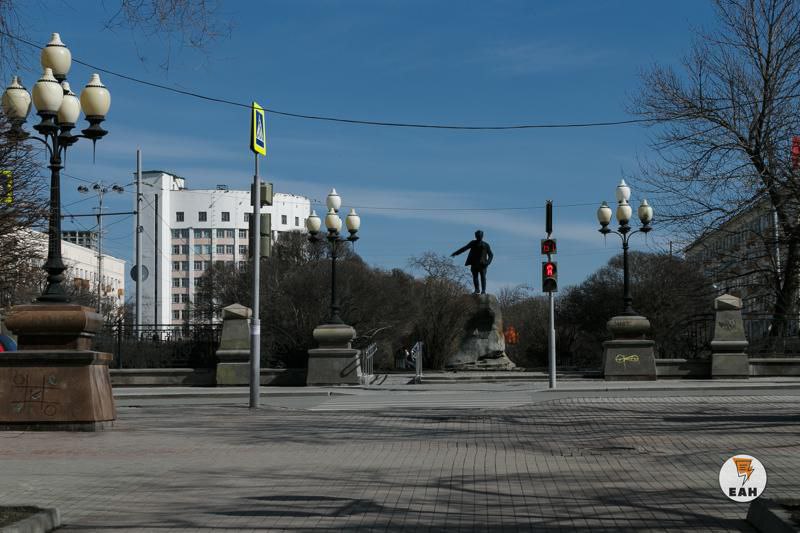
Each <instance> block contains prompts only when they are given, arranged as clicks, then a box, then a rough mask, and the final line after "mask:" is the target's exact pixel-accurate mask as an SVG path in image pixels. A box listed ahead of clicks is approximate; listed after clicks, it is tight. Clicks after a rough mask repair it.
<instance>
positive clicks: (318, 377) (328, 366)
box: [306, 324, 361, 385]
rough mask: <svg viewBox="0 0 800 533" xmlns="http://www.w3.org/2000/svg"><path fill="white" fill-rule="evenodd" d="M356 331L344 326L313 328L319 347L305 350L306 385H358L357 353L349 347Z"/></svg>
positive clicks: (359, 372) (359, 382)
mask: <svg viewBox="0 0 800 533" xmlns="http://www.w3.org/2000/svg"><path fill="white" fill-rule="evenodd" d="M355 336H356V330H355V329H353V328H351V327H350V326H348V325H346V324H323V325H321V326H317V327H316V328H315V329H314V340H315V341H317V344H319V348H314V349H312V350H309V351H308V375H307V377H306V385H360V384H361V364H360V360H359V354H360V353H361V352H360V350H355V349H353V348H352V347H351V344H350V343H351V342H352V340H353V339H354V338H355Z"/></svg>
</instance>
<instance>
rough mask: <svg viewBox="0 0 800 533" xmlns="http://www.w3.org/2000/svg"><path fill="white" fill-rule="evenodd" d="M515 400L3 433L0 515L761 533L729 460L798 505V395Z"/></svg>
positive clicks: (241, 410)
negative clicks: (756, 466)
mask: <svg viewBox="0 0 800 533" xmlns="http://www.w3.org/2000/svg"><path fill="white" fill-rule="evenodd" d="M524 387H525V386H523V385H517V386H504V385H493V386H473V387H472V388H470V387H462V388H461V389H460V390H461V394H462V397H464V398H469V397H472V398H478V399H479V400H476V401H475V402H473V404H471V405H470V406H469V407H471V408H457V405H451V406H450V407H446V408H442V407H441V406H440V405H441V402H440V401H439V400H436V402H439V403H436V402H434V403H436V405H437V406H439V407H438V408H435V407H432V406H425V405H423V404H422V403H420V404H419V405H417V406H416V407H414V406H413V405H409V404H408V400H407V399H406V400H405V401H406V403H403V402H402V401H400V400H397V401H396V402H395V403H396V405H394V406H393V405H392V401H391V398H392V395H393V394H395V395H400V394H401V393H400V392H393V391H362V392H361V393H360V394H361V395H362V396H363V397H362V398H361V402H362V404H364V403H369V404H370V405H371V406H372V405H373V404H375V401H374V400H375V399H376V398H378V397H383V398H385V399H387V400H386V402H385V404H384V405H383V406H382V407H381V408H370V409H361V410H359V409H356V408H354V407H353V401H354V399H353V398H352V397H348V396H347V395H337V394H332V395H330V396H328V395H327V393H324V392H323V391H319V390H318V391H310V392H315V394H316V395H310V396H302V395H301V394H295V395H292V394H284V395H283V397H282V398H281V399H277V398H276V399H274V401H270V400H272V398H270V397H269V396H267V397H265V399H264V403H265V405H266V407H264V408H263V409H260V410H258V411H250V410H248V409H247V408H246V407H245V406H244V402H242V401H241V400H239V399H235V398H234V399H231V398H229V399H228V400H227V401H223V400H222V399H221V398H220V399H216V400H215V399H214V398H211V399H206V400H205V401H200V400H198V399H197V398H180V397H176V398H173V399H172V400H169V399H165V398H159V397H151V398H149V399H148V398H145V397H143V396H146V395H142V394H139V395H136V394H131V395H128V396H127V397H126V398H125V399H121V400H118V405H119V420H118V422H117V423H116V426H115V428H114V429H113V430H110V431H106V432H99V433H63V432H39V433H37V432H3V433H0V504H18V503H25V504H37V505H39V506H44V507H57V508H59V509H60V511H61V513H62V521H63V523H64V524H65V526H64V528H63V529H64V530H65V531H94V530H113V531H162V530H169V531H210V530H214V531H216V530H219V531H248V530H258V531H268V530H270V531H271V530H295V531H318V530H319V531H322V530H326V531H349V530H364V531H400V530H407V531H459V530H461V531H487V530H492V531H530V530H542V531H642V530H647V531H753V530H752V529H750V528H749V526H748V525H747V523H746V522H745V521H744V517H745V515H746V513H747V504H739V503H734V502H732V501H730V500H728V499H727V498H726V497H725V496H724V495H723V494H722V492H721V491H720V488H719V485H718V481H717V477H718V474H719V469H720V466H721V465H722V463H723V462H724V461H725V459H727V458H728V457H730V456H731V455H733V454H736V453H749V454H752V455H755V456H756V457H757V458H758V459H760V460H761V461H762V463H763V464H764V466H765V468H766V469H767V473H768V476H769V481H768V485H767V490H766V493H765V494H766V495H768V496H773V497H774V496H791V497H800V484H798V476H799V475H800V445H799V443H800V415H798V412H800V411H799V409H798V408H800V391H799V390H798V389H796V388H794V389H791V388H786V389H780V388H774V389H772V390H770V389H769V388H764V389H762V390H751V389H748V390H743V391H742V393H738V392H736V391H730V390H719V391H717V392H716V393H713V394H709V393H707V392H705V391H703V390H702V389H697V390H695V391H692V390H688V391H687V390H675V391H669V390H666V391H665V390H661V391H650V392H649V393H647V391H644V390H642V391H638V392H637V391H627V392H625V391H620V392H619V393H616V394H615V393H613V392H608V391H605V392H602V391H601V392H595V393H591V394H589V393H579V392H572V393H564V394H563V397H553V398H548V397H546V396H542V397H539V398H538V400H537V399H536V397H535V394H532V393H530V392H528V393H527V394H528V396H527V397H528V400H527V401H519V400H520V399H521V391H524V390H525V388H524ZM503 391H505V392H503ZM430 393H431V394H433V393H432V392H430ZM479 393H482V394H484V396H480V394H479ZM409 394H413V393H409ZM417 394H425V391H424V390H420V391H419V392H418V393H417ZM442 394H448V393H447V392H444V393H442ZM450 394H452V392H451V393H450ZM504 394H505V396H506V397H508V398H512V399H511V400H509V402H510V403H512V404H515V405H512V406H503V405H501V404H499V403H495V404H488V406H487V408H483V409H482V408H480V406H478V405H475V404H476V403H477V402H478V401H483V400H481V398H489V397H495V398H499V397H503V396H504ZM364 395H366V396H364ZM123 396H124V395H123ZM370 398H373V401H370ZM365 400H366V402H365ZM452 400H453V403H454V404H457V398H456V397H455V396H453V398H452ZM523 400H524V399H523ZM337 401H338V402H340V403H341V402H344V403H345V405H344V406H343V407H342V408H341V409H336V408H335V405H336V402H337ZM461 401H462V402H465V403H466V400H461ZM293 402H294V403H293ZM303 402H305V404H304V403H303ZM347 402H350V403H347ZM423 403H424V402H423ZM281 405H282V407H281Z"/></svg>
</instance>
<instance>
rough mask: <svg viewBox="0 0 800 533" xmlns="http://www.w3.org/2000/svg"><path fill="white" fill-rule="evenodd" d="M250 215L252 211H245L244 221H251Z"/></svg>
mask: <svg viewBox="0 0 800 533" xmlns="http://www.w3.org/2000/svg"><path fill="white" fill-rule="evenodd" d="M250 215H251V213H245V214H244V221H245V222H250Z"/></svg>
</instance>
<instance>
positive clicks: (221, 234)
mask: <svg viewBox="0 0 800 533" xmlns="http://www.w3.org/2000/svg"><path fill="white" fill-rule="evenodd" d="M223 237H225V230H224V229H218V230H217V239H222V238H223Z"/></svg>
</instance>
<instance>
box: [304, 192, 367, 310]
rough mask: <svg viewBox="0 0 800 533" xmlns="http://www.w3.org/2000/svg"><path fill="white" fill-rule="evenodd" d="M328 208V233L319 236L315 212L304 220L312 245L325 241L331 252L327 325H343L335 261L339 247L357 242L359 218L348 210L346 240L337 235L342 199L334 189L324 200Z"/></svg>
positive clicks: (318, 224) (339, 227)
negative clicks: (337, 297)
mask: <svg viewBox="0 0 800 533" xmlns="http://www.w3.org/2000/svg"><path fill="white" fill-rule="evenodd" d="M325 203H326V205H327V207H328V214H327V215H325V227H326V228H327V230H328V233H327V234H326V235H324V236H321V235H320V234H319V233H320V228H321V227H322V220H320V218H319V217H318V216H317V213H316V212H315V211H312V212H311V215H310V216H309V217H308V218H307V219H306V229H307V230H308V233H309V237H308V240H309V241H311V242H313V243H319V242H323V241H325V240H327V241H328V243H329V244H330V250H331V314H330V318H329V319H328V324H344V322H343V321H342V318H341V317H340V316H339V302H338V300H337V299H336V259H337V258H338V248H339V245H340V244H342V243H344V242H345V241H350V242H355V241H357V240H358V236H357V235H356V233H358V230H359V228H360V227H361V217H359V216H358V214H357V213H356V210H355V209H351V210H350V214H349V215H347V217H345V225H346V226H347V231H348V232H349V233H350V235H349V236H348V237H346V238H344V237H342V236H341V234H340V233H339V232H340V230H341V229H342V219H341V218H339V214H338V213H339V208H340V207H341V206H342V198H341V197H340V196H339V194H338V193H337V192H336V189H331V192H330V193H329V194H328V197H327V199H326V202H325Z"/></svg>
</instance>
